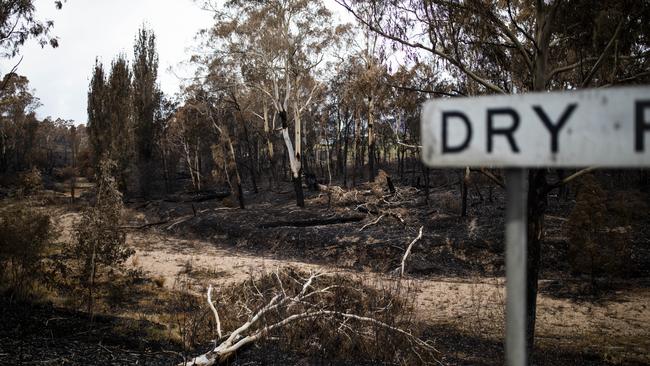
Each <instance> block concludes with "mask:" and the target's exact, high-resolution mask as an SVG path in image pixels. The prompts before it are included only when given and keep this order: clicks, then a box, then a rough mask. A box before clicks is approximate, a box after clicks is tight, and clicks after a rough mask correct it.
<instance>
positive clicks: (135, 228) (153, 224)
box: [120, 220, 169, 230]
mask: <svg viewBox="0 0 650 366" xmlns="http://www.w3.org/2000/svg"><path fill="white" fill-rule="evenodd" d="M168 222H169V220H162V221H156V222H150V223H147V224H142V225H130V226H120V229H125V230H142V229H146V228H149V227H152V226H158V225H164V224H166V223H168Z"/></svg>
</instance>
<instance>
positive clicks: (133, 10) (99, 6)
mask: <svg viewBox="0 0 650 366" xmlns="http://www.w3.org/2000/svg"><path fill="white" fill-rule="evenodd" d="M326 3H327V5H328V7H329V8H330V9H332V10H335V12H336V13H337V17H340V16H343V17H345V18H347V19H346V20H347V21H350V20H351V18H350V17H348V16H347V14H343V13H344V12H343V11H342V10H341V9H340V8H339V7H338V5H336V4H335V3H334V1H333V0H326ZM35 4H36V10H37V15H38V17H39V18H40V19H51V20H54V22H55V24H54V34H55V35H56V36H57V37H59V45H60V46H59V47H58V48H56V49H52V48H44V49H42V48H41V47H40V46H38V45H37V44H36V42H34V41H31V42H29V43H28V44H27V45H25V46H24V47H23V48H22V49H21V55H22V56H24V59H23V62H22V63H21V64H20V66H19V69H18V71H17V72H18V73H19V74H22V75H25V76H27V77H28V78H29V80H30V85H31V87H32V88H33V89H34V90H35V94H36V96H37V97H38V98H40V100H41V103H42V104H43V106H42V107H41V108H39V109H38V111H37V113H38V117H39V118H44V117H47V116H52V117H53V118H63V119H71V120H74V121H75V122H76V123H85V122H86V118H87V117H86V99H87V93H88V84H89V80H90V77H91V73H92V68H93V65H94V63H95V58H96V57H98V58H99V59H100V60H101V61H102V62H103V63H104V64H105V65H106V66H107V65H110V62H111V60H112V59H113V58H114V57H115V55H117V54H118V53H120V52H122V53H125V54H126V55H127V57H128V58H129V59H131V58H132V57H133V42H134V39H135V36H136V33H137V31H138V29H139V28H140V27H141V26H142V24H143V23H146V24H147V26H148V27H149V28H151V29H153V30H154V31H155V33H156V37H157V44H158V53H159V55H160V68H159V79H160V84H161V87H162V89H163V91H164V92H165V93H167V94H174V93H176V92H177V91H178V87H179V84H180V81H179V79H178V77H177V75H178V76H180V77H189V76H192V73H193V72H192V70H190V69H188V68H183V67H181V66H179V64H180V63H181V62H183V61H187V60H188V58H189V56H190V55H191V49H189V50H188V47H189V48H191V47H192V46H195V45H196V44H197V42H196V41H194V36H195V35H196V33H197V32H198V31H199V30H200V29H202V28H206V27H208V26H210V25H211V24H212V15H211V13H210V12H206V11H204V10H201V9H200V8H199V7H198V6H197V5H196V4H195V3H194V2H193V1H192V0H71V1H68V2H66V3H65V5H64V7H63V9H62V10H56V9H55V7H54V1H53V0H35ZM16 61H17V60H4V59H2V60H0V72H1V73H2V74H4V73H6V72H8V71H9V70H10V69H11V67H13V65H14V64H15V63H16ZM170 68H173V69H174V71H173V72H172V71H170Z"/></svg>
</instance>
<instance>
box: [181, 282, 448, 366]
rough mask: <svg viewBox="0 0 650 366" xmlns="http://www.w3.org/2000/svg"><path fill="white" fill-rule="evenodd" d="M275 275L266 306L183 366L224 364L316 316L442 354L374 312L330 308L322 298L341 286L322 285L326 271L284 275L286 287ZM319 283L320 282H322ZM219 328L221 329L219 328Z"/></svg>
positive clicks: (353, 331) (339, 327) (355, 332)
mask: <svg viewBox="0 0 650 366" xmlns="http://www.w3.org/2000/svg"><path fill="white" fill-rule="evenodd" d="M274 275H275V277H276V278H277V282H278V283H279V284H280V285H279V287H277V288H275V290H274V292H272V293H271V294H270V295H269V296H272V297H271V298H270V299H268V300H266V301H265V302H264V303H262V304H263V305H261V306H260V307H259V310H257V311H254V312H253V311H252V312H251V313H250V316H249V317H248V319H247V320H246V321H245V322H244V323H243V324H242V325H241V326H239V327H238V328H237V329H235V330H234V331H232V332H231V333H230V334H228V335H226V336H225V339H224V337H220V338H219V339H220V343H219V344H218V345H216V346H215V347H214V348H213V349H211V350H210V351H208V352H206V353H204V354H202V355H199V356H197V357H194V358H192V359H191V360H189V361H187V362H186V363H182V364H181V365H192V366H210V365H215V364H220V363H224V362H226V361H227V360H228V359H229V358H230V357H231V356H233V355H234V354H235V352H237V351H238V350H240V349H242V348H243V347H245V346H248V345H250V344H253V343H254V342H256V341H259V340H261V339H263V338H265V337H270V336H272V334H273V332H277V331H278V330H281V329H285V328H287V327H290V326H291V325H292V324H295V323H299V322H300V321H304V320H314V319H323V320H325V323H326V324H332V325H333V326H332V327H331V330H332V332H340V333H343V334H344V335H345V336H347V337H350V335H352V337H370V338H371V339H375V338H374V336H373V334H372V333H368V331H369V330H372V329H374V331H377V329H378V328H381V329H383V330H385V331H388V332H390V333H391V334H394V335H395V336H398V337H403V338H401V339H403V340H405V341H406V342H408V344H409V346H408V347H412V348H410V350H411V351H412V352H414V353H415V354H418V357H419V353H418V352H417V351H416V349H417V350H420V351H425V352H427V354H429V355H431V356H432V355H433V354H434V353H439V352H438V351H437V350H436V348H435V347H434V346H433V345H432V344H430V343H428V342H425V341H423V340H422V339H420V338H418V337H416V336H415V335H414V334H413V333H412V332H410V331H408V330H405V329H402V328H400V327H399V326H397V325H395V324H392V323H387V322H385V321H382V320H379V319H377V318H375V317H374V315H373V316H367V315H359V314H354V313H351V312H349V311H347V310H336V309H332V308H329V306H332V305H331V304H329V305H328V303H323V302H322V299H324V298H328V297H330V296H331V294H332V291H333V290H335V289H337V288H341V287H342V286H340V285H339V284H338V283H333V284H332V283H330V284H329V285H325V284H320V280H319V278H321V277H323V276H326V274H324V273H310V275H309V277H308V278H305V279H301V280H298V279H296V278H294V277H292V276H291V275H289V279H288V280H286V278H287V277H285V280H286V281H287V282H286V283H285V285H284V286H283V285H282V279H281V278H280V275H279V273H278V272H276V273H275V274H274ZM291 282H294V283H296V284H298V285H299V286H298V287H297V288H296V287H294V290H293V291H294V293H295V295H292V294H291V293H290V292H289V291H287V290H285V286H287V285H288V284H290V283H291ZM316 282H319V284H317V283H316ZM255 291H257V293H258V294H260V295H261V293H260V290H259V289H257V287H255ZM207 295H208V302H209V306H210V308H211V309H213V313H214V314H215V316H217V312H216V310H214V305H213V304H212V297H211V295H212V287H211V286H210V287H209V288H208V293H207ZM388 309H392V307H391V306H385V307H381V308H379V310H376V311H373V312H372V314H378V313H380V312H382V311H388ZM377 316H379V315H377ZM355 324H356V325H355ZM364 324H366V325H364ZM328 329H330V328H328ZM218 331H220V328H219V329H218ZM348 332H349V334H348ZM350 339H352V338H350ZM432 357H433V356H432ZM434 359H435V358H434ZM436 361H437V360H436Z"/></svg>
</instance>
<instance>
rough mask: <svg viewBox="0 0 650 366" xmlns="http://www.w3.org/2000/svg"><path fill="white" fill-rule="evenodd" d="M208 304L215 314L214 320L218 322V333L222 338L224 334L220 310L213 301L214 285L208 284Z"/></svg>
mask: <svg viewBox="0 0 650 366" xmlns="http://www.w3.org/2000/svg"><path fill="white" fill-rule="evenodd" d="M208 305H209V306H210V309H211V310H212V313H213V314H214V321H215V322H216V323H217V335H218V336H219V339H221V338H222V337H223V334H221V321H220V320H219V312H217V308H215V307H214V304H213V303H212V285H210V286H208Z"/></svg>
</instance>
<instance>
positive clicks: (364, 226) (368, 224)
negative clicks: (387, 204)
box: [359, 215, 385, 231]
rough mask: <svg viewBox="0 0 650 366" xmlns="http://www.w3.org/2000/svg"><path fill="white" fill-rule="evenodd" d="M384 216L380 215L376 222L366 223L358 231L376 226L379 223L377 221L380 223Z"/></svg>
mask: <svg viewBox="0 0 650 366" xmlns="http://www.w3.org/2000/svg"><path fill="white" fill-rule="evenodd" d="M384 216H385V215H381V216H379V217H378V218H377V219H376V220H374V221H372V222H370V223H367V224H365V225H363V227H362V228H361V229H359V231H363V230H364V229H365V228H367V227H370V226H372V225H377V223H379V221H380V220H381V219H383V218H384Z"/></svg>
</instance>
